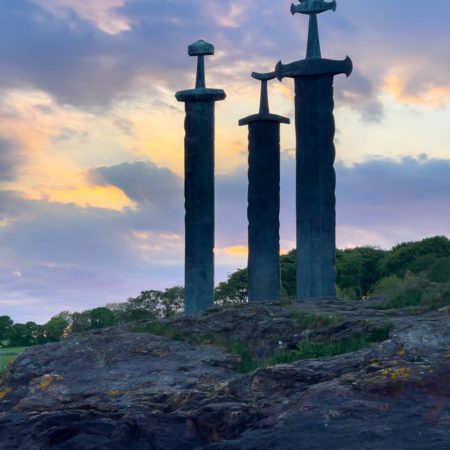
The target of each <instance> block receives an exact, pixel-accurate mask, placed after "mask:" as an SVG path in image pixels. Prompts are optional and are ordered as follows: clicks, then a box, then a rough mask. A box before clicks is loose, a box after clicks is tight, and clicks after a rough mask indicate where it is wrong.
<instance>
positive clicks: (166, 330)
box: [132, 321, 257, 373]
mask: <svg viewBox="0 0 450 450" xmlns="http://www.w3.org/2000/svg"><path fill="white" fill-rule="evenodd" d="M132 331H134V332H138V333H150V334H155V335H156V336H166V337H168V338H170V339H172V340H173V341H182V342H187V343H188V344H191V345H213V346H215V347H220V348H223V349H224V350H225V351H226V352H228V353H230V354H232V355H236V356H238V357H239V359H240V362H239V363H238V365H237V366H236V368H235V371H236V372H238V373H249V372H251V371H253V370H255V369H256V368H257V362H256V361H255V360H254V359H253V357H252V355H251V352H250V349H249V347H248V345H246V344H244V343H242V342H239V341H236V340H234V339H230V338H228V337H226V336H222V335H219V334H214V333H210V334H207V335H201V336H199V335H194V334H192V333H189V332H185V331H182V330H177V329H175V328H173V327H171V326H170V325H168V324H166V323H161V322H156V321H155V322H151V323H148V324H146V325H144V326H140V327H139V326H137V327H135V328H133V329H132Z"/></svg>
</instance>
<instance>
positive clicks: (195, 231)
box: [175, 41, 225, 315]
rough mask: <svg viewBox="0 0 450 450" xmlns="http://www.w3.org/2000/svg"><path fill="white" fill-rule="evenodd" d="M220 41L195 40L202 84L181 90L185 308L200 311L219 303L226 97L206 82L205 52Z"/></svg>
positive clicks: (189, 312) (193, 47)
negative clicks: (217, 235) (220, 105)
mask: <svg viewBox="0 0 450 450" xmlns="http://www.w3.org/2000/svg"><path fill="white" fill-rule="evenodd" d="M213 53H214V47H213V46H212V44H208V43H207V42H204V41H197V42H196V43H194V44H192V45H191V46H189V54H190V55H195V56H198V64H197V80H196V88H195V89H189V90H185V91H181V92H177V93H176V95H175V96H176V98H177V100H178V101H180V102H185V104H186V105H185V109H186V119H185V133H186V134H185V140H184V147H185V160H184V165H185V184H184V195H185V210H186V215H185V235H186V238H185V239H186V244H185V298H184V304H185V313H186V314H187V315H194V314H199V313H201V312H202V311H204V310H206V309H207V308H210V307H211V306H213V304H214V110H215V102H216V101H219V100H223V99H224V98H225V92H224V91H223V90H221V89H208V88H206V87H205V67H204V55H208V54H213Z"/></svg>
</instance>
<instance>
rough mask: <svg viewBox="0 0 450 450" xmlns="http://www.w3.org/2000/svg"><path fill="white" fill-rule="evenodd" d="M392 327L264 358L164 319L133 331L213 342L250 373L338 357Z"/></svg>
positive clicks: (310, 318)
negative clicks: (173, 325)
mask: <svg viewBox="0 0 450 450" xmlns="http://www.w3.org/2000/svg"><path fill="white" fill-rule="evenodd" d="M299 318H300V319H299V320H301V321H302V324H303V325H304V326H305V327H306V328H309V329H311V327H315V328H316V329H317V328H318V327H319V328H324V327H326V326H330V325H332V324H334V323H337V322H338V321H341V320H342V319H339V320H338V318H333V317H330V316H319V315H317V314H305V313H302V314H300V315H299ZM391 328H392V326H391V324H385V325H384V326H382V327H379V328H375V329H373V330H372V331H370V332H368V333H367V335H365V336H361V337H360V336H358V337H351V338H348V339H343V340H341V341H335V342H334V341H330V342H310V341H309V340H303V341H301V342H299V344H298V345H297V348H296V349H295V350H291V351H286V350H284V351H277V352H275V353H274V354H273V355H272V356H271V357H269V358H264V359H255V358H253V356H252V354H251V351H250V349H249V346H248V345H247V344H245V343H242V342H240V341H236V340H234V339H230V338H228V337H226V336H223V335H218V334H214V333H211V334H207V335H203V336H194V335H193V334H191V333H187V332H183V331H180V330H176V329H174V328H172V327H171V326H170V325H168V324H165V323H161V322H152V323H149V324H146V325H144V326H142V327H136V328H135V329H133V331H135V332H147V333H151V334H155V335H158V336H166V337H169V338H170V339H172V340H176V341H183V342H188V343H189V344H192V345H213V346H215V347H220V348H223V349H224V350H225V351H226V352H228V353H230V354H232V355H236V356H238V357H239V359H240V362H239V363H238V365H237V366H236V367H235V371H236V372H237V373H242V374H246V373H250V372H253V371H254V370H256V369H260V368H266V367H270V366H274V365H276V364H288V363H293V362H295V361H300V360H303V359H311V358H322V357H325V356H337V355H342V354H345V353H350V352H355V351H358V350H361V349H363V348H366V347H368V346H369V345H370V344H371V343H374V342H382V341H384V340H386V339H388V338H389V334H390V331H391Z"/></svg>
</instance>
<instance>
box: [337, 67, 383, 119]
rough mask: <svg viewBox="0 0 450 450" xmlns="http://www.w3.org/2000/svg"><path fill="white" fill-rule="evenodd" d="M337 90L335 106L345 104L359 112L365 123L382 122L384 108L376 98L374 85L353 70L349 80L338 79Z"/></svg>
mask: <svg viewBox="0 0 450 450" xmlns="http://www.w3.org/2000/svg"><path fill="white" fill-rule="evenodd" d="M336 84H337V85H338V89H336V90H335V98H336V103H337V105H339V106H341V105H342V104H347V105H349V106H350V107H351V108H353V109H354V110H356V111H358V112H360V114H361V118H362V119H363V120H364V121H366V122H376V123H379V122H381V121H382V119H383V116H384V107H383V104H382V103H381V101H380V100H379V98H378V93H377V89H376V86H375V85H374V83H373V82H372V81H371V80H370V79H369V78H367V77H366V76H364V75H363V74H362V73H361V72H360V71H359V70H358V69H355V70H354V71H353V73H352V74H351V76H350V78H347V79H345V80H342V79H338V80H337V83H336Z"/></svg>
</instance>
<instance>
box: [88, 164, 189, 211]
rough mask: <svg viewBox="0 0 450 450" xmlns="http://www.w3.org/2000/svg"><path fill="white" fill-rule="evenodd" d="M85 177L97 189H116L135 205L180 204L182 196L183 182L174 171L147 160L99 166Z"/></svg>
mask: <svg viewBox="0 0 450 450" xmlns="http://www.w3.org/2000/svg"><path fill="white" fill-rule="evenodd" d="M88 177H89V179H90V180H91V182H92V183H94V184H97V185H100V186H105V185H113V186H117V187H118V188H120V189H121V190H122V191H123V192H125V194H126V195H127V196H128V197H129V198H131V199H132V200H134V201H136V202H138V203H147V202H148V203H153V204H157V203H158V202H160V201H161V199H166V201H168V202H171V201H179V200H180V196H181V195H182V190H181V189H182V185H183V181H182V180H181V179H180V178H179V177H178V176H177V175H176V174H175V173H174V172H172V171H171V170H169V169H167V168H161V167H157V166H156V165H155V164H153V163H151V162H147V161H141V162H134V163H123V164H119V165H117V166H113V167H99V168H96V169H94V170H91V171H90V172H89V175H88Z"/></svg>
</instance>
